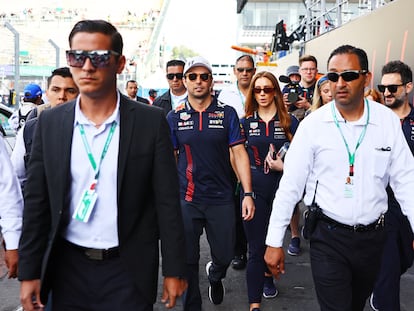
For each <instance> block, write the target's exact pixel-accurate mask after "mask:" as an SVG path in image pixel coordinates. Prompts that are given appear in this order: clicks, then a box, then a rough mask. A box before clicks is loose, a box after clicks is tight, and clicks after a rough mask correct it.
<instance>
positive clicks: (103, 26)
mask: <svg viewBox="0 0 414 311" xmlns="http://www.w3.org/2000/svg"><path fill="white" fill-rule="evenodd" d="M78 32H88V33H94V32H98V33H102V34H104V35H107V36H110V37H111V50H112V51H115V52H117V53H119V54H120V55H121V54H122V49H123V47H124V43H123V41H122V36H121V34H120V33H119V32H118V30H117V29H116V28H115V27H114V25H112V24H111V23H108V22H107V21H104V20H99V19H98V20H82V21H79V22H77V23H76V24H75V26H73V28H72V31H71V32H70V34H69V46H70V47H72V39H73V37H74V36H75V35H76V34H77V33H78Z"/></svg>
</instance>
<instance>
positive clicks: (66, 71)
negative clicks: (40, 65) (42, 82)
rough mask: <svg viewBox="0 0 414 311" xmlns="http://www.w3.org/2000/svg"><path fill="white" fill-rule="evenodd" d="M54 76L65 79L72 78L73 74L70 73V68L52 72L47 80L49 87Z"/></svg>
mask: <svg viewBox="0 0 414 311" xmlns="http://www.w3.org/2000/svg"><path fill="white" fill-rule="evenodd" d="M54 76H60V77H63V78H72V73H71V72H70V69H69V67H60V68H56V69H55V70H53V71H52V74H51V75H50V76H49V77H48V78H47V87H49V86H50V83H51V82H52V79H53V77H54Z"/></svg>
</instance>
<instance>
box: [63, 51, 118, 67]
mask: <svg viewBox="0 0 414 311" xmlns="http://www.w3.org/2000/svg"><path fill="white" fill-rule="evenodd" d="M111 55H115V56H118V55H120V54H119V53H118V52H115V51H111V50H95V51H83V50H68V51H66V60H67V62H68V65H69V66H71V67H83V65H85V62H86V59H87V58H89V60H90V61H91V63H92V65H93V66H94V67H95V68H102V67H108V65H109V61H110V59H111Z"/></svg>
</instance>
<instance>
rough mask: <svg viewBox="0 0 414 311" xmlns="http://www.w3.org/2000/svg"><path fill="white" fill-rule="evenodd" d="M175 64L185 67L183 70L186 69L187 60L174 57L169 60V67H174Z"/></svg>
mask: <svg viewBox="0 0 414 311" xmlns="http://www.w3.org/2000/svg"><path fill="white" fill-rule="evenodd" d="M173 66H180V67H183V70H184V66H185V62H184V61H182V60H181V59H172V60H170V61H168V62H167V68H168V67H173Z"/></svg>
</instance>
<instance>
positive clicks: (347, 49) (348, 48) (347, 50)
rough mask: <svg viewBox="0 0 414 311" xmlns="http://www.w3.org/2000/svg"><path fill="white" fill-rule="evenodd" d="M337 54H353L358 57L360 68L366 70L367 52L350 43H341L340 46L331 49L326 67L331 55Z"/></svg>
mask: <svg viewBox="0 0 414 311" xmlns="http://www.w3.org/2000/svg"><path fill="white" fill-rule="evenodd" d="M339 54H355V55H356V56H357V57H358V60H359V65H360V66H361V69H362V70H367V71H368V56H367V53H366V52H365V51H364V50H363V49H360V48H356V47H354V46H352V45H341V46H340V47H338V48H336V49H335V50H333V51H332V53H331V55H329V58H328V63H327V64H328V67H329V62H330V61H331V59H332V57H334V56H335V55H339Z"/></svg>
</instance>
